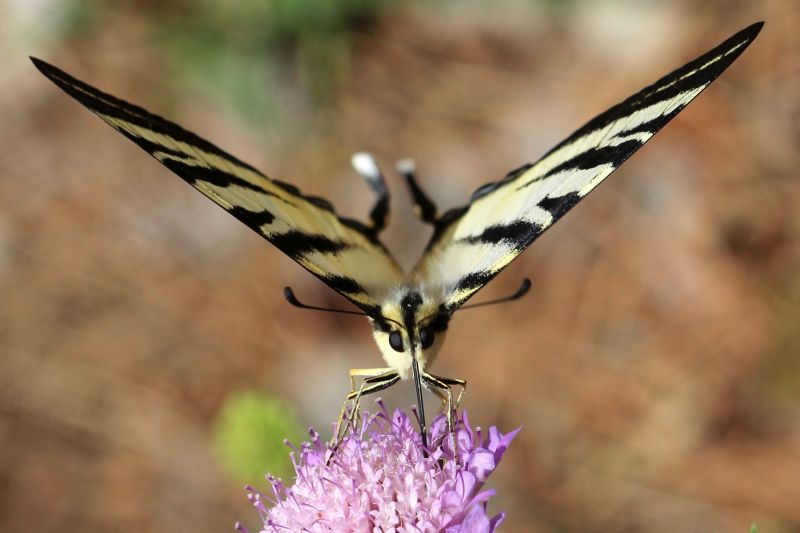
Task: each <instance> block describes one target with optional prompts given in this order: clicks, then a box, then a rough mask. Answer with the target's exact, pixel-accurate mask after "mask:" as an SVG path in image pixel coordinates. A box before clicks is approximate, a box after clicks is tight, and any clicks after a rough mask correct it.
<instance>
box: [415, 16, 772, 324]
mask: <svg viewBox="0 0 800 533" xmlns="http://www.w3.org/2000/svg"><path fill="white" fill-rule="evenodd" d="M762 26H763V23H761V22H759V23H756V24H753V25H751V26H749V27H747V28H745V29H744V30H742V31H740V32H739V33H737V34H736V35H734V36H733V37H731V38H729V39H728V40H726V41H725V42H723V43H722V44H720V45H719V46H717V47H716V48H714V49H713V50H711V51H710V52H707V53H705V54H703V55H702V56H700V57H698V58H697V59H695V60H694V61H692V62H690V63H688V64H686V65H684V66H683V67H681V68H679V69H678V70H676V71H674V72H672V73H670V74H668V75H666V76H664V77H663V78H661V79H660V80H658V81H657V82H655V83H653V84H652V85H650V86H648V87H646V88H644V89H642V90H641V91H639V92H638V93H636V94H634V95H633V96H631V97H629V98H628V99H626V100H624V101H623V102H621V103H619V104H617V105H615V106H613V107H612V108H610V109H609V110H607V111H606V112H604V113H602V114H601V115H599V116H597V117H595V118H594V119H592V120H590V121H589V122H588V123H587V124H585V125H584V126H583V127H581V128H580V129H578V130H577V131H576V132H575V133H573V134H572V135H570V136H569V137H568V138H567V139H566V140H564V141H563V142H561V143H560V144H558V145H557V146H556V147H555V148H553V149H552V150H550V151H549V152H548V153H547V154H545V155H544V157H542V158H541V159H540V160H539V161H538V162H536V163H535V164H533V165H530V164H529V165H524V166H522V167H520V168H519V169H517V170H514V171H512V172H510V173H509V174H508V175H507V176H506V177H505V178H503V179H502V180H501V181H498V182H495V183H490V184H487V185H484V186H483V187H480V188H479V189H478V190H476V191H475V192H474V193H473V194H472V197H471V199H470V203H469V204H467V205H466V206H464V207H461V208H458V209H453V210H451V211H448V212H447V213H445V214H444V215H442V216H441V217H440V218H439V219H438V220H436V221H435V231H434V235H433V237H432V238H431V241H430V243H429V244H428V248H427V249H426V251H425V254H424V255H423V257H422V259H421V260H420V262H419V264H418V265H417V267H416V270H415V276H416V278H417V279H418V281H419V282H420V283H424V284H426V285H427V286H429V287H431V288H432V289H434V290H435V289H437V288H438V289H439V290H441V291H442V294H441V297H442V301H443V303H444V305H445V307H446V308H447V309H448V310H449V311H450V312H452V311H455V309H457V308H458V307H459V306H460V305H462V304H463V303H464V302H465V301H466V300H467V299H468V298H469V297H470V296H472V295H473V294H474V293H475V292H476V291H478V290H479V289H480V288H481V287H483V286H484V285H485V284H486V283H488V282H489V281H490V280H491V279H492V278H494V276H496V275H497V274H498V273H499V272H500V271H501V270H502V269H503V268H505V267H506V265H508V264H509V263H510V262H511V261H512V260H513V259H515V258H516V257H517V256H518V255H519V254H520V253H522V251H523V250H524V249H525V248H526V247H527V246H528V245H529V244H530V243H531V242H533V241H534V239H536V238H537V237H538V236H539V235H541V234H542V233H543V232H544V231H545V230H546V229H547V228H549V227H550V226H551V225H552V224H553V223H554V222H556V221H557V220H558V219H559V218H561V217H562V216H563V215H564V214H565V213H566V212H567V211H569V210H570V209H571V208H572V207H573V206H574V205H575V204H576V203H578V202H579V201H580V200H581V199H582V198H583V197H585V196H586V195H587V194H588V193H589V192H590V191H591V190H592V189H594V188H595V187H596V186H597V185H598V184H599V183H600V182H601V181H603V180H604V179H605V178H606V177H607V176H608V175H609V174H611V173H612V172H613V171H614V170H616V169H617V168H618V167H619V166H620V165H621V164H622V163H623V162H624V161H625V160H626V159H628V158H629V157H630V156H631V155H633V153H634V152H635V151H636V150H638V149H639V148H641V146H642V145H643V144H644V143H645V142H646V141H647V140H648V139H650V137H652V136H653V135H654V134H655V133H656V132H657V131H658V130H659V129H661V128H662V127H663V126H664V125H665V124H666V123H667V122H669V121H670V120H672V119H673V118H674V117H675V116H676V115H677V114H678V113H680V111H681V110H682V109H683V108H684V107H685V106H686V105H687V104H688V103H689V102H690V101H691V100H692V99H694V98H695V97H696V96H697V95H698V94H700V92H701V91H702V90H703V89H705V88H706V86H708V84H710V83H711V82H712V81H714V79H716V77H717V76H719V75H720V74H721V73H722V72H723V71H724V70H725V69H726V68H728V66H730V64H731V63H733V61H734V60H735V59H736V58H737V57H739V55H740V54H741V53H742V52H743V51H744V50H745V48H747V46H748V45H749V44H750V43H751V42H752V41H753V39H755V37H756V35H757V34H758V32H759V30H760V29H761V27H762Z"/></svg>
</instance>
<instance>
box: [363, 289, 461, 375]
mask: <svg viewBox="0 0 800 533" xmlns="http://www.w3.org/2000/svg"><path fill="white" fill-rule="evenodd" d="M440 300H441V298H436V297H434V296H433V295H432V294H431V293H429V292H428V291H425V290H424V289H421V288H420V287H418V286H417V287H407V286H401V287H399V288H397V289H395V290H393V291H391V292H390V293H389V294H388V295H387V296H386V298H385V299H384V301H383V303H382V304H381V306H380V314H379V315H378V314H376V315H375V316H371V317H370V319H371V321H372V325H373V328H374V332H373V335H374V337H375V342H376V343H377V344H378V348H380V350H381V354H382V355H383V358H384V360H385V361H386V364H387V365H388V366H389V367H391V368H392V369H394V370H395V371H396V372H397V373H398V374H399V375H400V377H401V379H408V378H409V377H410V375H411V364H412V362H413V360H414V359H415V358H416V360H417V363H418V364H419V368H420V370H421V371H425V369H426V368H428V367H429V366H430V365H431V364H432V363H433V360H434V359H435V357H436V354H437V353H438V352H439V349H440V348H441V346H442V343H443V342H444V337H445V333H446V331H447V324H448V322H449V320H450V314H449V313H448V312H447V310H446V308H445V307H444V306H443V305H442V304H441V302H440Z"/></svg>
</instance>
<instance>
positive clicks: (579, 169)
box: [32, 22, 763, 442]
mask: <svg viewBox="0 0 800 533" xmlns="http://www.w3.org/2000/svg"><path fill="white" fill-rule="evenodd" d="M762 26H763V23H761V22H759V23H756V24H753V25H751V26H749V27H747V28H745V29H743V30H742V31H740V32H739V33H737V34H736V35H734V36H732V37H730V38H729V39H727V40H726V41H725V42H723V43H722V44H720V45H719V46H717V47H716V48H714V49H712V50H711V51H709V52H707V53H705V54H703V55H701V56H700V57H698V58H697V59H695V60H694V61H691V62H689V63H687V64H686V65H684V66H682V67H681V68H679V69H677V70H675V71H674V72H672V73H670V74H667V75H666V76H664V77H663V78H661V79H659V80H658V81H656V82H655V83H653V84H652V85H648V86H647V87H645V88H644V89H642V90H641V91H639V92H637V93H636V94H634V95H633V96H630V97H629V98H627V99H625V100H623V101H622V102H621V103H619V104H617V105H615V106H613V107H611V108H610V109H608V110H607V111H605V112H603V113H601V114H600V115H598V116H597V117H595V118H593V119H592V120H590V121H589V122H587V123H586V124H585V125H583V126H582V127H580V128H579V129H578V130H577V131H575V132H574V133H573V134H572V135H570V136H569V137H567V138H566V139H565V140H564V141H562V142H561V143H559V144H558V145H557V146H556V147H555V148H553V149H552V150H550V151H549V152H547V153H546V154H545V155H544V156H543V157H541V158H540V159H539V160H538V161H536V162H535V163H527V164H525V165H522V166H520V167H518V168H516V169H515V170H512V171H511V172H509V173H508V174H507V175H506V176H505V177H504V178H502V179H501V180H499V181H496V182H493V183H489V184H486V185H484V186H482V187H480V188H478V189H477V190H476V191H475V192H473V193H472V196H471V197H470V199H469V201H468V202H467V203H466V205H464V206H462V207H458V208H455V209H450V210H449V211H445V212H443V213H440V212H439V211H437V209H436V206H435V205H434V203H433V202H432V201H431V200H430V199H429V198H428V196H427V195H426V194H425V193H424V191H423V190H422V188H421V187H420V186H419V185H418V183H417V181H416V179H415V176H414V169H413V165H411V164H410V163H409V162H406V163H402V164H399V165H398V171H399V172H400V174H402V175H403V177H404V178H405V181H406V183H407V185H408V188H409V191H410V194H411V198H412V200H413V205H414V210H415V212H416V214H417V215H418V216H419V218H420V219H421V220H422V221H423V222H425V223H428V224H430V225H431V226H432V227H433V234H432V237H431V239H430V241H429V243H428V245H427V247H426V249H425V252H424V253H423V255H422V258H421V259H420V260H419V262H418V263H417V265H416V266H415V267H414V269H413V270H412V271H411V272H403V271H402V270H401V269H400V267H399V266H398V264H397V263H396V262H395V260H394V259H393V258H392V255H391V254H390V253H389V251H388V250H387V249H386V247H385V246H384V245H383V244H382V243H381V241H380V238H379V234H380V232H381V230H383V228H384V226H385V223H386V220H387V215H388V207H389V197H388V192H387V189H386V185H385V182H384V179H383V176H382V174H381V172H380V171H379V169H378V167H377V165H376V164H375V163H374V161H373V160H372V158H371V157H370V156H368V155H367V154H356V155H355V156H354V157H353V165H354V166H355V168H356V170H357V171H358V172H359V173H360V174H361V175H362V176H363V177H364V178H365V179H366V180H367V183H368V185H369V186H370V188H371V189H372V191H373V192H374V193H375V195H376V196H377V201H376V203H375V205H374V207H373V209H372V210H371V212H370V214H369V221H368V222H366V223H364V222H359V221H357V220H354V219H350V218H345V217H342V216H340V215H338V214H337V213H336V212H335V211H334V209H333V206H332V205H331V204H330V203H329V202H327V201H326V200H323V199H321V198H318V197H313V196H307V195H304V194H302V193H301V192H300V190H299V189H298V188H297V187H295V186H294V185H290V184H288V183H284V182H280V181H277V180H272V179H270V178H268V177H267V176H265V175H264V174H262V173H261V172H259V171H258V170H256V169H255V168H253V167H252V166H250V165H248V164H247V163H244V162H243V161H240V160H239V159H237V158H236V157H234V156H232V155H230V154H228V153H227V152H225V151H223V150H221V149H220V148H218V147H217V146H215V145H214V144H212V143H210V142H208V141H206V140H205V139H203V138H201V137H199V136H198V135H196V134H194V133H192V132H189V131H187V130H185V129H183V128H181V127H180V126H178V125H177V124H174V123H172V122H170V121H168V120H166V119H164V118H161V117H160V116H158V115H154V114H153V113H150V112H149V111H146V110H145V109H143V108H141V107H138V106H136V105H132V104H129V103H128V102H125V101H123V100H120V99H119V98H116V97H114V96H111V95H109V94H106V93H104V92H102V91H100V90H98V89H96V88H94V87H92V86H90V85H88V84H87V83H84V82H82V81H79V80H77V79H75V78H73V77H72V76H70V75H69V74H66V73H65V72H63V71H62V70H60V69H58V68H56V67H54V66H52V65H49V64H47V63H45V62H44V61H41V60H39V59H34V58H32V60H33V63H34V65H36V67H37V68H38V69H39V70H40V71H41V72H42V74H44V75H45V76H47V78H49V79H50V80H51V81H52V82H53V83H55V84H56V85H58V86H59V87H60V88H61V89H63V90H64V91H65V92H66V93H67V94H69V95H70V96H72V97H73V98H75V99H76V100H77V101H78V102H80V103H81V104H83V105H84V106H86V107H87V108H88V109H89V110H90V111H91V112H92V113H94V114H96V115H97V116H99V117H100V118H101V119H103V120H104V121H105V122H107V123H108V124H109V125H111V126H112V127H113V128H114V129H116V130H117V131H119V132H120V133H122V134H123V135H124V136H125V137H127V138H128V139H130V140H132V141H133V142H134V143H136V144H137V145H139V146H140V147H141V148H142V149H144V150H145V151H147V152H148V153H149V154H150V155H152V156H153V157H155V158H156V159H157V160H158V161H159V162H161V163H162V164H163V165H164V166H166V167H167V168H168V169H170V170H171V171H172V172H174V173H175V174H177V175H178V176H180V177H181V178H183V179H184V180H185V181H187V182H188V183H189V184H190V185H192V186H193V187H195V188H196V189H198V190H199V191H200V192H202V193H203V194H205V195H206V196H207V197H208V198H210V199H211V200H212V201H214V202H215V203H216V204H218V205H219V206H221V207H222V208H223V209H225V210H226V211H228V212H229V213H230V214H231V215H233V216H234V217H236V218H238V219H239V220H240V221H242V222H243V223H244V224H245V225H247V226H249V227H250V228H251V229H253V230H254V231H256V232H257V233H258V234H259V235H261V236H262V237H264V238H265V239H266V240H268V241H269V242H271V243H272V244H274V245H275V246H276V247H278V249H280V250H281V251H282V252H284V253H285V254H287V255H288V256H289V257H291V258H292V259H294V260H295V261H296V262H297V263H299V264H300V265H301V266H302V267H303V268H305V269H306V270H308V271H309V272H311V273H312V274H313V275H315V276H316V277H317V278H319V279H320V280H322V281H323V282H324V283H326V284H327V285H328V286H329V287H330V288H332V289H333V290H334V291H336V292H338V293H339V294H341V295H342V296H344V297H345V298H346V299H348V300H349V301H350V302H352V303H353V304H355V306H356V307H358V308H359V309H360V310H361V313H358V314H364V315H366V316H367V318H368V319H369V320H370V322H371V323H372V326H373V328H374V337H375V341H376V342H377V344H378V347H379V348H380V351H381V353H382V354H383V358H384V359H385V361H386V366H385V367H383V368H369V369H354V370H351V371H350V375H351V382H352V381H353V380H354V379H355V378H363V382H362V384H361V385H360V386H359V387H358V388H356V387H355V386H353V388H352V392H351V393H350V394H349V395H348V396H347V399H346V401H345V404H344V406H343V407H342V412H341V413H340V417H339V429H337V431H336V435H335V440H337V441H338V440H339V439H340V438H341V436H342V434H343V431H345V430H346V429H347V427H348V426H350V425H351V424H353V423H354V420H355V413H356V412H357V409H358V403H359V400H360V398H361V396H362V395H365V394H369V393H373V392H376V391H379V390H382V389H385V388H387V387H389V386H391V385H393V384H395V383H397V382H398V381H400V380H403V379H408V378H409V377H412V378H413V380H414V384H415V387H416V395H417V403H418V407H419V416H420V422H421V426H422V428H421V432H422V438H423V442H424V441H425V417H424V409H423V407H422V388H423V387H425V388H427V389H428V390H430V391H431V392H432V393H433V394H435V395H436V396H437V397H438V398H439V399H441V400H442V402H443V406H444V407H445V409H446V410H447V413H448V415H449V416H448V421H449V423H450V425H451V429H452V424H453V410H454V408H455V407H457V405H458V401H459V400H460V395H459V398H458V399H456V400H455V401H454V399H453V394H452V391H451V388H452V387H453V386H456V385H459V386H460V387H461V392H463V388H464V386H465V384H466V383H465V381H463V380H460V379H451V378H443V377H440V376H436V375H434V374H432V373H430V372H429V368H430V365H431V363H432V362H433V360H434V358H435V356H436V354H437V352H438V351H439V349H440V348H441V346H442V341H443V340H444V337H445V332H446V330H447V325H448V322H449V321H450V318H451V317H452V316H453V313H455V312H456V311H457V310H458V309H459V308H461V307H462V306H463V305H464V303H465V302H467V300H469V298H470V297H472V296H473V295H474V294H475V293H476V292H477V291H478V290H479V289H481V288H482V287H483V286H484V285H486V284H487V283H488V282H489V281H491V280H492V278H494V277H495V276H496V275H497V274H498V273H499V272H500V271H501V270H503V268H505V267H506V266H507V265H508V264H509V263H510V262H511V261H513V260H514V258H516V257H517V256H518V255H519V254H520V253H522V251H523V250H525V248H527V247H528V245H529V244H531V243H532V242H533V241H534V240H536V238H537V237H539V236H540V235H541V234H542V233H543V232H544V231H545V230H546V229H547V228H549V227H550V226H551V225H552V224H553V223H554V222H556V221H557V220H558V219H559V218H561V217H562V216H563V215H564V214H565V213H566V212H567V211H569V210H570V209H571V208H572V207H573V206H574V205H575V204H576V203H578V202H579V201H580V200H581V199H582V198H583V197H585V196H586V195H587V194H588V193H589V192H590V191H591V190H592V189H594V188H595V187H597V185H598V184H599V183H600V182H601V181H603V180H604V179H605V178H606V177H607V176H608V175H610V174H611V173H612V172H613V171H614V170H616V169H617V168H618V167H619V166H620V165H621V164H622V163H623V162H625V160H627V159H628V158H629V157H630V156H631V155H633V153H634V152H636V150H638V149H639V148H640V147H641V146H642V145H643V144H644V143H645V142H647V140H648V139H650V137H652V136H653V135H654V134H655V133H656V132H657V131H658V130H660V129H661V128H662V127H663V126H664V125H665V124H666V123H667V122H669V121H670V120H672V119H673V118H674V117H675V116H676V115H677V114H678V113H680V112H681V110H682V109H683V108H684V107H685V106H686V105H687V104H688V103H689V102H690V101H691V100H692V99H694V98H695V97H696V96H697V95H698V94H700V92H701V91H702V90H703V89H705V88H706V86H707V85H708V84H710V83H711V82H712V81H714V79H716V77H717V76H719V75H720V74H721V73H722V72H723V71H724V70H725V69H726V68H728V67H729V66H730V65H731V63H733V61H734V60H736V58H737V57H739V55H740V54H741V53H742V52H743V51H744V50H745V48H747V46H748V45H749V44H750V43H751V42H752V41H753V39H755V37H756V35H757V34H758V32H759V31H760V30H761V27H762ZM526 282H527V280H526ZM527 286H528V285H527V284H523V287H521V288H520V291H519V292H518V293H517V294H516V295H514V296H512V297H510V298H509V299H513V298H514V297H516V296H519V295H521V294H522V293H524V292H525V290H526V289H527ZM285 295H286V298H287V299H288V300H289V301H290V302H291V303H294V304H295V305H298V306H304V304H301V303H300V302H299V301H297V299H296V298H295V297H294V295H293V294H292V292H291V290H290V289H288V288H287V289H286V294H285ZM478 305H480V304H478ZM306 307H311V306H306ZM353 312H354V313H355V311H353ZM350 403H352V409H351V410H350V415H348V416H347V417H345V415H344V413H345V411H346V407H347V406H348V405H350ZM345 418H347V421H346V423H344V424H343V423H342V420H343V419H345Z"/></svg>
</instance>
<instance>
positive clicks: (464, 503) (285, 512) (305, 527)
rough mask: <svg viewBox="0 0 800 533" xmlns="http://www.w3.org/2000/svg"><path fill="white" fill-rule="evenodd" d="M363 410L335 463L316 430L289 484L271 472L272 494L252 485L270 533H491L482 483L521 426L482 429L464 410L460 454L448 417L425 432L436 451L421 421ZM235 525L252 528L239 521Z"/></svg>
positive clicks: (494, 520)
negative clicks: (425, 445) (426, 447)
mask: <svg viewBox="0 0 800 533" xmlns="http://www.w3.org/2000/svg"><path fill="white" fill-rule="evenodd" d="M378 405H379V407H380V411H379V412H378V413H377V414H375V415H372V416H368V415H364V424H363V426H362V429H361V431H360V432H359V433H355V432H351V433H350V434H349V435H347V436H346V437H345V438H344V440H343V442H342V444H341V446H340V448H339V450H338V451H337V452H336V454H335V455H334V456H333V458H332V459H331V461H330V464H326V460H327V459H328V457H329V455H330V450H329V448H328V447H327V445H326V444H324V443H322V441H321V440H320V438H319V434H317V433H316V432H314V431H313V430H312V431H311V442H310V443H303V444H302V445H301V446H300V449H299V450H295V451H294V452H292V454H291V455H292V462H293V463H294V467H295V471H296V473H297V477H296V479H295V483H294V485H292V486H290V487H285V486H284V485H283V484H282V483H281V481H280V480H279V479H275V478H273V477H272V476H269V477H268V478H267V479H268V480H269V481H270V483H271V484H272V495H271V496H270V497H269V498H268V499H269V500H270V501H265V497H264V496H263V495H262V494H261V493H260V492H258V491H256V490H255V489H253V488H252V487H247V491H248V498H250V501H251V502H252V504H253V506H254V507H255V508H256V510H257V511H258V513H259V516H260V518H261V521H262V523H263V526H262V528H261V530H260V532H262V533H266V532H286V531H308V532H313V533H317V532H323V531H325V532H327V531H365V532H367V531H368V532H377V531H419V532H426V533H427V532H434V531H445V532H447V533H455V532H491V531H494V530H495V528H496V527H497V525H498V524H499V523H500V522H501V521H502V520H503V517H504V515H503V513H499V514H497V515H495V516H493V517H491V518H489V517H488V516H487V514H486V506H487V502H488V500H489V498H491V497H492V496H493V495H494V493H495V491H494V490H482V488H483V484H484V483H485V482H486V479H487V478H488V477H489V474H491V473H492V472H493V471H494V469H495V468H496V467H497V463H498V462H499V461H500V458H501V457H502V455H503V453H504V452H505V450H506V448H507V447H508V444H509V443H510V442H511V440H512V439H513V438H514V436H515V435H516V434H517V431H519V429H517V430H515V431H512V432H510V433H506V434H505V435H504V434H501V433H500V432H499V431H498V430H497V428H495V427H491V428H489V431H488V434H486V435H484V434H483V433H482V432H481V430H480V429H476V430H474V431H473V429H472V428H471V427H470V425H469V422H468V420H467V416H466V413H464V412H462V417H461V420H460V421H459V422H458V424H457V427H456V438H457V440H458V446H457V452H458V459H457V460H456V459H455V458H454V454H453V450H452V438H451V436H450V434H449V432H448V431H447V423H446V420H445V418H444V416H442V415H440V416H439V417H437V418H436V420H434V421H433V423H432V424H431V427H430V428H429V430H428V438H429V441H430V442H432V443H434V449H433V450H432V451H431V453H430V455H429V456H428V457H425V455H424V454H423V450H422V444H421V439H420V436H419V432H418V431H417V429H416V426H415V425H414V424H413V423H412V422H411V420H410V419H409V417H408V416H407V415H406V414H405V413H403V412H402V411H400V410H396V411H395V412H394V413H393V414H392V415H391V417H390V416H389V413H388V412H387V410H386V407H385V406H384V405H383V403H382V402H380V401H378ZM237 528H238V529H239V530H240V531H242V532H246V531H247V530H246V529H245V528H244V527H242V526H241V525H239V524H237Z"/></svg>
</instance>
